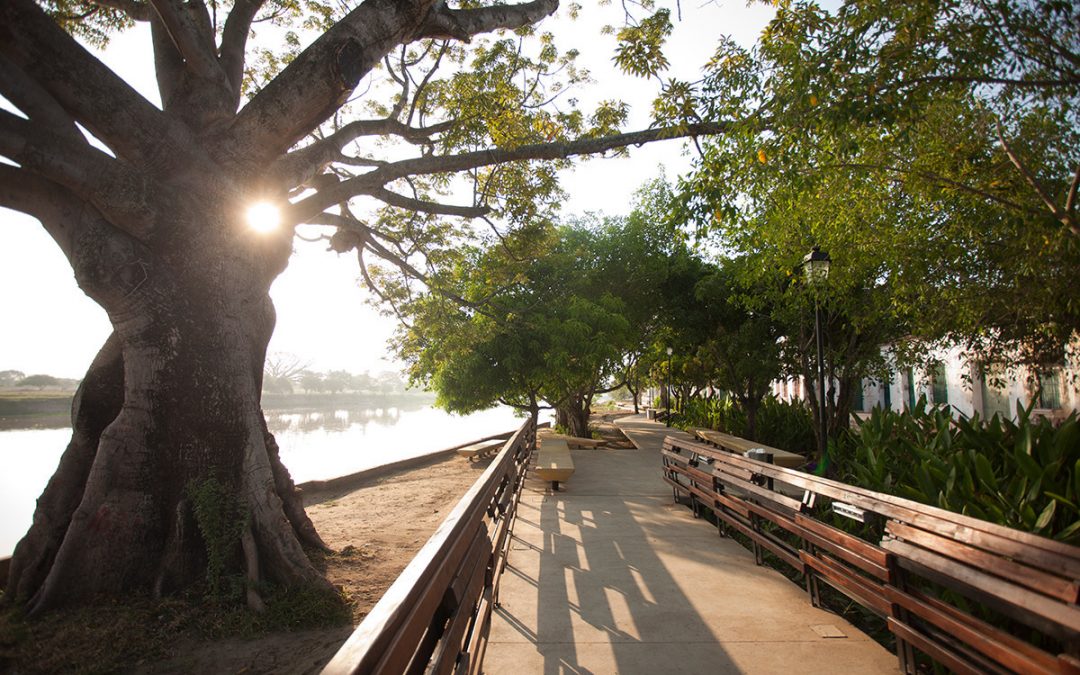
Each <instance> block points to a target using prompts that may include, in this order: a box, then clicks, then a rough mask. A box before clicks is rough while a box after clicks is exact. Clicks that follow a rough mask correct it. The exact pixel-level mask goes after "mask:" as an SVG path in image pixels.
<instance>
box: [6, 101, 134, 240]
mask: <svg viewBox="0 0 1080 675" xmlns="http://www.w3.org/2000/svg"><path fill="white" fill-rule="evenodd" d="M0 154H2V155H4V156H5V157H8V158H10V159H12V160H13V161H15V162H18V163H19V165H20V166H21V167H22V170H23V171H25V172H28V173H34V174H37V175H39V176H41V177H42V178H44V179H46V180H48V181H49V182H52V183H58V184H60V185H63V186H64V187H66V188H68V189H69V190H71V191H72V193H73V194H74V195H75V196H76V197H78V198H80V199H83V200H86V201H89V202H91V203H93V204H94V205H95V206H96V207H97V208H98V210H99V211H101V212H102V214H104V215H105V216H106V217H107V218H108V219H109V220H110V221H111V222H112V223H114V224H115V225H116V226H117V227H119V228H120V229H122V230H124V231H126V232H128V233H129V234H131V235H133V236H135V237H137V238H140V239H145V238H146V236H147V235H148V234H149V231H150V227H151V224H152V222H153V220H154V214H155V209H154V207H153V206H152V204H153V203H154V202H153V195H152V193H153V192H154V190H153V189H152V183H151V181H150V179H149V178H147V177H146V175H145V173H143V172H139V171H135V170H133V169H131V168H129V167H127V166H125V165H124V164H123V163H122V162H121V161H120V160H116V159H113V158H112V157H109V156H108V155H106V154H105V153H103V152H101V151H100V150H98V149H96V148H94V147H92V146H90V144H88V143H86V142H85V141H81V140H80V141H79V142H72V141H71V140H69V139H68V138H66V137H63V136H58V135H56V134H53V133H50V132H49V131H47V130H45V129H42V128H39V127H38V126H37V125H35V124H34V123H33V121H27V120H24V119H22V118H21V117H17V116H15V115H12V114H11V113H8V112H5V111H0Z"/></svg>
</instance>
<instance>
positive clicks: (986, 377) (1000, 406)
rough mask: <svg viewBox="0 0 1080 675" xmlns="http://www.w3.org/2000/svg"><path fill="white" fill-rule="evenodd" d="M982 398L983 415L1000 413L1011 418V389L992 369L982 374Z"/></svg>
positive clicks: (989, 415) (990, 415)
mask: <svg viewBox="0 0 1080 675" xmlns="http://www.w3.org/2000/svg"><path fill="white" fill-rule="evenodd" d="M981 379H982V399H983V416H984V417H986V418H990V417H993V416H994V414H995V413H1000V414H1001V416H1002V417H1004V418H1006V419H1008V418H1009V390H1008V389H1007V388H1006V387H1005V382H1004V380H1003V378H1002V377H1001V376H1000V375H997V374H996V373H995V372H994V371H993V370H991V369H985V370H983V374H982V378H981Z"/></svg>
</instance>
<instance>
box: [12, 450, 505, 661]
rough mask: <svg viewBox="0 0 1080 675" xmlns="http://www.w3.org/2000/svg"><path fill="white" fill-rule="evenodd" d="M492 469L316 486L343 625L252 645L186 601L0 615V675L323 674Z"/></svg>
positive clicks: (414, 469)
mask: <svg viewBox="0 0 1080 675" xmlns="http://www.w3.org/2000/svg"><path fill="white" fill-rule="evenodd" d="M487 463H488V462H486V461H485V462H467V461H465V460H464V459H462V458H460V457H458V456H456V455H447V454H445V453H442V454H440V455H437V456H434V457H429V458H427V461H426V462H423V463H420V464H418V465H417V464H413V465H412V466H408V467H405V468H399V469H397V470H393V471H373V472H371V474H370V476H368V477H367V478H364V477H363V476H358V477H355V478H354V481H353V483H352V484H351V485H350V486H349V488H348V489H345V490H342V489H340V488H338V489H335V488H333V487H331V488H329V489H325V490H318V489H316V488H314V487H312V486H309V488H308V490H307V491H305V495H304V500H305V505H306V507H307V512H308V515H309V516H310V517H311V519H312V521H313V522H314V524H315V527H316V529H317V530H318V531H319V533H320V534H321V535H322V537H323V540H324V541H325V542H326V543H327V545H328V546H330V548H331V549H333V553H331V554H327V555H325V556H323V557H322V559H321V561H320V565H323V566H325V574H326V576H327V578H328V579H329V580H330V581H331V583H333V584H334V585H335V586H337V587H339V588H340V589H341V591H342V596H343V598H345V600H346V602H347V607H346V610H345V611H346V615H345V616H341V617H340V619H342V620H341V621H339V622H338V623H336V624H334V625H329V626H325V625H324V626H321V627H317V628H310V629H306V630H295V631H288V632H280V631H279V632H272V633H265V631H263V634H262V635H259V636H258V637H252V632H254V631H253V629H252V628H251V627H250V623H245V622H244V621H242V620H240V619H239V618H238V617H235V616H233V615H232V614H233V613H231V612H223V611H220V610H214V609H210V610H209V611H208V610H207V608H206V607H203V606H199V605H190V606H187V605H185V602H184V601H182V600H170V601H167V602H166V603H160V604H157V605H154V604H152V603H149V602H145V601H143V602H138V601H136V602H133V603H131V604H130V605H126V606H125V605H112V606H109V607H106V608H94V609H93V610H76V611H72V612H58V613H54V614H52V615H48V616H46V617H43V618H42V619H41V620H38V621H34V622H24V621H22V620H21V619H20V618H18V617H17V616H15V615H14V614H12V613H11V612H10V610H9V611H6V612H4V613H3V614H2V615H0V671H2V672H8V671H9V670H10V671H16V672H20V673H46V672H57V671H62V672H89V673H96V672H101V673H104V672H116V671H133V672H141V673H191V672H234V673H235V672H244V673H308V672H318V670H319V669H320V668H321V665H322V664H323V663H325V662H326V661H328V660H329V659H330V657H331V656H333V654H334V653H335V652H336V651H337V649H338V648H339V647H340V646H341V644H342V643H343V642H344V641H345V639H346V638H348V636H349V634H350V633H351V632H352V630H353V626H354V625H355V624H356V623H359V621H360V620H361V619H363V617H364V616H366V615H367V613H368V612H369V611H370V610H371V608H372V607H373V606H374V605H375V603H376V602H377V601H378V599H379V598H380V597H381V596H382V594H383V593H384V592H385V591H386V589H387V588H389V587H390V584H391V583H393V581H394V579H396V578H397V576H398V575H399V574H400V573H401V570H403V569H404V568H405V566H406V565H407V564H408V562H409V561H410V560H411V559H412V558H413V556H414V555H416V553H417V551H419V550H420V547H421V546H423V544H424V542H426V541H427V539H428V537H430V536H431V534H432V533H434V532H435V529H436V528H437V527H438V526H439V524H440V523H441V522H442V520H443V518H445V517H446V514H447V513H448V512H449V510H450V509H451V508H452V507H453V506H454V504H456V503H457V501H458V500H459V499H460V498H461V496H462V495H464V494H465V492H466V491H467V490H468V488H469V487H470V486H471V485H472V484H473V483H474V482H475V481H476V479H477V478H478V477H479V476H480V474H481V473H482V472H483V470H484V468H486V466H487ZM246 611H247V610H244V609H240V610H237V612H238V613H245V612H246ZM241 618H242V617H241Z"/></svg>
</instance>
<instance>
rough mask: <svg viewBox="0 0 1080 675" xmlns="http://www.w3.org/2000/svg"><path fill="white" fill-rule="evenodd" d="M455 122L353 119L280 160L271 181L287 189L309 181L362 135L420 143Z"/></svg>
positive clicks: (338, 158) (337, 159) (339, 157)
mask: <svg viewBox="0 0 1080 675" xmlns="http://www.w3.org/2000/svg"><path fill="white" fill-rule="evenodd" d="M453 125H454V122H443V123H441V124H435V125H432V126H430V127H424V128H417V127H410V126H408V125H406V124H404V123H402V122H399V121H397V120H395V119H390V118H387V119H381V120H358V121H356V122H350V123H349V124H346V125H345V126H343V127H341V129H338V130H337V131H336V132H334V133H332V134H330V135H329V136H327V137H326V138H323V139H321V140H318V141H316V142H314V143H312V144H311V145H308V146H305V147H303V148H300V149H299V150H294V151H293V152H290V153H289V154H287V155H285V156H284V157H282V158H281V159H279V160H278V161H277V162H275V163H274V165H273V166H272V167H271V169H270V175H271V178H270V181H271V182H272V183H275V184H277V185H278V186H279V187H280V188H281V189H285V190H287V189H290V188H293V187H295V186H297V185H301V184H303V183H306V182H307V181H308V180H310V179H311V177H312V176H314V175H315V174H317V173H319V172H320V171H322V170H323V168H324V167H326V165H327V164H330V163H331V162H334V161H340V160H341V159H342V158H341V153H342V150H343V149H344V148H345V146H346V145H348V144H349V143H351V142H353V141H355V140H356V139H358V138H361V137H363V136H399V137H401V138H403V139H405V140H406V141H409V142H410V143H415V144H421V143H429V142H431V137H432V136H434V135H435V134H438V133H442V132H443V131H446V130H447V129H450V128H452V127H453Z"/></svg>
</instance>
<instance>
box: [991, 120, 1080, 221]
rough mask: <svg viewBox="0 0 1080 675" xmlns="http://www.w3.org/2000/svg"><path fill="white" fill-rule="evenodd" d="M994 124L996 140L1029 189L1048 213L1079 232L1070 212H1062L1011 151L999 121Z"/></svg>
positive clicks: (1025, 165)
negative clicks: (1048, 210)
mask: <svg viewBox="0 0 1080 675" xmlns="http://www.w3.org/2000/svg"><path fill="white" fill-rule="evenodd" d="M996 126H997V137H998V142H999V143H1001V147H1002V149H1003V150H1005V154H1006V155H1008V157H1009V161H1010V162H1012V163H1013V166H1015V167H1016V170H1017V171H1019V172H1020V175H1021V176H1023V177H1024V180H1025V181H1026V182H1027V184H1028V185H1030V186H1031V189H1032V190H1034V191H1035V194H1037V195H1038V196H1039V199H1041V200H1042V202H1043V204H1045V205H1046V208H1048V209H1050V213H1051V214H1053V216H1054V218H1055V219H1056V220H1057V221H1058V222H1060V223H1061V224H1062V225H1065V226H1066V227H1068V228H1069V230H1070V231H1072V233H1073V234H1080V226H1078V224H1077V222H1076V220H1075V219H1073V218H1072V214H1070V213H1068V212H1062V210H1061V208H1060V207H1059V206H1058V205H1057V202H1055V201H1054V199H1053V198H1052V197H1051V196H1050V195H1049V194H1048V193H1047V192H1046V190H1045V189H1043V186H1042V184H1041V183H1040V182H1039V180H1038V179H1037V178H1036V177H1035V174H1033V173H1032V172H1031V169H1029V168H1028V166H1027V164H1025V163H1024V161H1023V160H1022V159H1020V156H1019V155H1017V154H1016V153H1015V152H1014V151H1013V149H1012V146H1010V145H1009V142H1008V141H1006V140H1005V132H1004V131H1003V130H1002V128H1001V123H1000V122H998V123H997V125H996Z"/></svg>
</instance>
